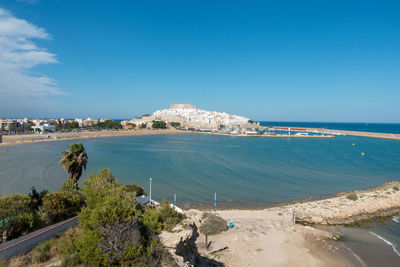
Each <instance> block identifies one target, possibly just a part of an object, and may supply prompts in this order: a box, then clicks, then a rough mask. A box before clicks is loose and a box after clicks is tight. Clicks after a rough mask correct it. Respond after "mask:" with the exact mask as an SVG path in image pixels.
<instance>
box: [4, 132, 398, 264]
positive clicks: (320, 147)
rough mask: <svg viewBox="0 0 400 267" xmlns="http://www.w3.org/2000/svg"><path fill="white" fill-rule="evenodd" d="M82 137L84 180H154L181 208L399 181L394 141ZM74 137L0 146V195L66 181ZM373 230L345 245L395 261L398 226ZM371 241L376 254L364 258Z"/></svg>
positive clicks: (257, 202) (156, 194)
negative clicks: (104, 171) (64, 157)
mask: <svg viewBox="0 0 400 267" xmlns="http://www.w3.org/2000/svg"><path fill="white" fill-rule="evenodd" d="M80 141H81V142H83V143H84V145H85V147H86V150H87V153H88V156H89V164H88V169H87V170H86V171H85V172H84V174H83V177H82V179H85V178H87V177H88V176H89V174H90V172H92V171H95V172H98V171H99V170H100V168H110V169H111V170H112V172H113V173H114V175H115V176H116V178H117V179H118V180H119V181H120V183H137V184H139V185H141V186H142V187H144V188H145V190H146V191H147V189H148V178H149V177H152V178H153V187H152V188H153V189H152V195H153V198H155V199H156V200H161V199H163V198H165V199H167V200H172V198H173V194H174V193H176V194H177V202H178V205H184V204H200V203H203V204H206V205H209V206H210V207H211V205H212V203H213V198H214V192H217V197H218V205H219V206H221V205H228V203H227V201H228V200H232V202H231V201H229V202H230V204H229V205H233V206H250V207H254V206H265V205H270V204H275V203H278V202H285V201H290V200H295V199H301V198H307V197H320V196H326V195H329V194H333V193H336V192H341V191H348V190H352V189H363V188H368V187H373V186H377V185H380V184H382V183H384V182H386V181H391V180H399V179H400V142H399V141H393V140H381V139H372V138H361V137H352V136H338V137H336V138H332V139H319V138H315V139H313V138H263V137H259V138H244V137H235V136H214V135H204V134H179V135H152V136H132V137H112V138H101V139H86V140H80ZM73 142H76V140H75V141H58V142H44V143H36V144H25V145H17V146H9V147H0V193H1V194H5V193H13V192H21V193H27V192H28V191H29V189H30V187H32V186H35V187H36V188H37V189H49V190H50V191H54V190H58V189H59V188H60V187H61V185H62V183H63V182H64V181H65V180H66V178H67V176H66V174H65V172H64V170H63V169H62V168H61V167H60V166H59V164H58V161H59V159H60V155H61V154H60V152H61V151H63V150H65V149H66V148H67V145H70V144H71V143H73ZM353 144H354V146H353ZM362 152H364V153H365V156H361V153H362ZM370 227H371V228H365V227H364V228H362V229H353V231H350V232H347V233H346V231H347V230H346V229H345V230H343V232H344V234H345V242H346V243H347V244H348V246H349V247H351V248H352V249H353V250H356V251H357V252H358V253H359V255H360V257H361V258H363V260H365V261H366V262H368V263H370V262H372V263H373V262H375V261H378V262H379V255H381V254H382V253H386V254H387V255H391V256H390V257H392V258H394V262H397V258H396V257H399V256H398V255H397V254H396V253H395V250H394V249H393V248H395V249H396V250H400V240H399V239H398V236H400V225H399V224H398V223H396V222H394V221H390V222H389V224H388V226H387V225H386V226H385V225H380V224H373V225H372V226H370ZM357 231H358V232H357ZM369 232H373V233H375V234H377V235H379V236H380V237H383V238H384V240H383V239H381V238H379V237H378V236H376V235H373V234H371V233H369ZM385 240H386V241H387V242H386V241H385ZM376 246H379V249H380V251H381V252H379V253H380V254H379V253H378V254H376V257H375V258H372V259H371V258H368V257H371V255H372V254H371V253H370V251H371V250H374V249H375V248H376ZM382 251H384V252H382ZM386 254H385V255H386ZM390 257H389V256H388V257H387V259H390V261H387V262H386V263H387V264H388V265H387V266H390V265H392V264H391V263H393V259H392V258H390ZM399 259H400V257H399ZM371 266H373V264H372V265H371Z"/></svg>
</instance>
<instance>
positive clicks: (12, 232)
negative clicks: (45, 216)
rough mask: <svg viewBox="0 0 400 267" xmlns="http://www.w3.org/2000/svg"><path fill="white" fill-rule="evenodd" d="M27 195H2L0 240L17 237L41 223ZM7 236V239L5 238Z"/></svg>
mask: <svg viewBox="0 0 400 267" xmlns="http://www.w3.org/2000/svg"><path fill="white" fill-rule="evenodd" d="M30 204H31V199H30V197H29V196H27V195H23V194H12V195H10V196H7V195H6V196H2V197H0V219H1V220H2V225H1V226H0V241H5V240H10V239H13V238H17V237H19V236H20V235H22V234H25V233H28V232H30V231H32V230H33V229H34V228H35V227H37V226H38V225H40V221H39V218H38V216H37V214H36V212H34V211H31V209H30ZM4 237H5V240H3V238H4Z"/></svg>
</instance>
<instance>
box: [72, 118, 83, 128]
mask: <svg viewBox="0 0 400 267" xmlns="http://www.w3.org/2000/svg"><path fill="white" fill-rule="evenodd" d="M74 121H76V122H77V123H78V124H79V127H83V120H82V119H75V120H74Z"/></svg>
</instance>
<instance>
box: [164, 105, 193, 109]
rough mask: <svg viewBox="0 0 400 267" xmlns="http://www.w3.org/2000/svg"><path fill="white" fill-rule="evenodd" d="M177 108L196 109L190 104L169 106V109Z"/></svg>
mask: <svg viewBox="0 0 400 267" xmlns="http://www.w3.org/2000/svg"><path fill="white" fill-rule="evenodd" d="M178 108H187V109H196V106H195V105H190V104H171V106H170V107H169V109H178Z"/></svg>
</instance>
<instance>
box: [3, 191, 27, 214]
mask: <svg viewBox="0 0 400 267" xmlns="http://www.w3.org/2000/svg"><path fill="white" fill-rule="evenodd" d="M30 201H31V199H30V198H29V196H27V195H23V194H12V195H10V196H8V195H5V196H1V197H0V219H6V218H7V217H12V216H16V215H18V214H21V213H23V212H24V211H25V210H26V209H28V207H29V203H30Z"/></svg>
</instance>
